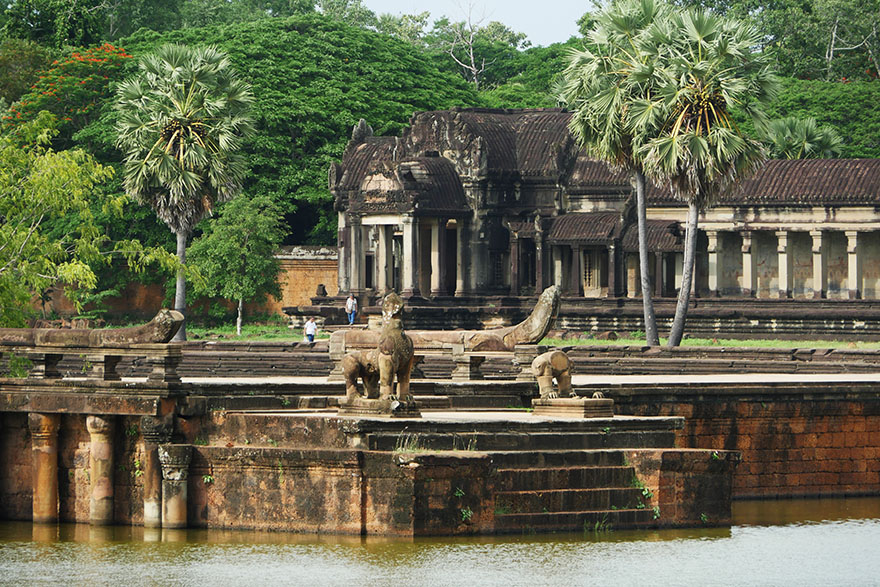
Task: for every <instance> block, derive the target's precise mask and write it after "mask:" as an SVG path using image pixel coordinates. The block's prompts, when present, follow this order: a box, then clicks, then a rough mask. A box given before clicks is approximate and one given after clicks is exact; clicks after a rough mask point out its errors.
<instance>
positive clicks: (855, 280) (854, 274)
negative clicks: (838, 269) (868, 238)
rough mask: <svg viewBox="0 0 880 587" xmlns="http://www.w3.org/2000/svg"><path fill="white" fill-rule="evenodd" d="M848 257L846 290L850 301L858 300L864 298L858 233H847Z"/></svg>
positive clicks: (851, 231) (853, 231)
mask: <svg viewBox="0 0 880 587" xmlns="http://www.w3.org/2000/svg"><path fill="white" fill-rule="evenodd" d="M846 257H847V271H846V288H847V289H848V290H849V299H851V300H857V299H859V298H860V297H862V295H861V294H862V263H861V259H860V258H859V233H858V231H855V230H847V231H846Z"/></svg>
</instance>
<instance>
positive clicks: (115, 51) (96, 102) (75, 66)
mask: <svg viewBox="0 0 880 587" xmlns="http://www.w3.org/2000/svg"><path fill="white" fill-rule="evenodd" d="M129 59H131V55H128V54H127V53H126V52H125V50H124V49H121V48H119V47H114V46H113V45H111V44H109V43H105V44H104V45H100V46H98V47H93V48H90V49H85V50H79V51H73V52H72V53H71V54H70V55H69V56H68V57H66V58H64V59H61V60H58V61H54V62H52V65H51V66H50V67H49V69H47V70H46V71H43V72H42V73H41V74H40V76H39V79H38V80H37V82H36V83H35V84H34V85H33V86H32V87H31V89H30V91H28V92H27V93H25V94H24V95H23V96H22V97H21V99H20V100H19V101H18V102H16V103H14V104H13V105H12V106H11V107H10V109H9V111H8V113H7V115H6V116H5V117H4V118H3V120H2V127H3V129H4V130H13V131H14V128H15V127H18V126H20V125H21V124H22V123H25V122H30V121H32V120H34V119H35V118H36V117H37V114H39V113H40V111H42V110H47V111H49V112H51V113H52V114H54V115H55V116H56V117H57V119H58V131H59V133H58V136H57V137H56V139H55V141H53V143H54V146H55V148H56V149H62V148H69V147H70V146H71V139H72V137H73V135H74V134H76V133H77V132H78V131H80V130H82V129H84V128H85V127H86V126H88V125H89V124H90V123H92V122H94V121H95V120H97V118H98V117H100V115H101V110H102V107H103V106H104V105H105V104H107V103H110V100H109V98H110V97H111V96H112V90H111V88H110V86H111V84H112V83H114V82H116V81H119V80H121V79H122V78H123V77H124V72H125V67H126V64H127V62H128V60H129Z"/></svg>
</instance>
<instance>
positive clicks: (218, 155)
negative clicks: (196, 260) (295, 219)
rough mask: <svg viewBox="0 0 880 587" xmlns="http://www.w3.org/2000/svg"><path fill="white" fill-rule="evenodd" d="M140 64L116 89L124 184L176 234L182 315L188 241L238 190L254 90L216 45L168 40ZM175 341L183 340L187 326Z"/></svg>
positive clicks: (243, 170) (177, 299)
mask: <svg viewBox="0 0 880 587" xmlns="http://www.w3.org/2000/svg"><path fill="white" fill-rule="evenodd" d="M138 69H139V71H138V73H137V74H136V75H134V76H133V77H132V78H130V79H128V80H126V81H124V82H123V83H122V84H120V86H119V88H118V90H117V110H118V112H119V122H118V123H117V127H116V130H117V133H118V141H117V145H118V146H119V147H120V148H121V149H123V150H124V152H125V168H124V173H125V179H124V185H125V190H126V192H127V193H128V194H129V195H130V196H132V197H134V198H135V199H136V200H137V201H139V202H141V203H143V204H148V205H149V206H151V207H152V208H153V210H155V212H156V214H157V215H158V216H159V218H160V219H161V220H162V221H163V222H165V224H167V225H168V227H169V228H170V229H171V231H172V232H173V233H174V234H175V235H176V236H177V257H178V260H179V261H180V267H179V268H178V271H177V290H176V293H175V296H174V309H175V310H178V311H180V312H184V311H185V309H186V278H185V273H184V264H185V262H186V242H187V239H188V238H189V237H190V235H191V234H192V230H193V227H194V226H195V225H196V223H197V222H198V221H199V220H201V219H202V218H204V217H205V215H207V214H210V212H211V209H212V208H213V207H214V206H215V205H216V204H218V203H221V202H225V201H227V200H230V199H232V198H233V197H234V196H235V195H236V194H238V193H239V192H240V191H241V187H242V186H241V184H242V181H243V179H244V177H245V174H246V171H247V166H246V161H245V157H244V155H243V154H242V153H241V145H242V139H243V138H244V137H246V136H248V135H249V134H250V133H251V132H252V128H253V127H252V122H251V119H250V117H249V116H248V111H249V109H250V106H251V103H252V102H253V95H252V94H251V91H250V87H249V86H248V84H247V83H245V82H244V81H242V80H241V79H239V78H238V76H237V74H236V72H235V70H234V69H233V67H232V64H231V63H230V62H229V60H228V59H227V57H226V56H225V55H224V54H223V53H221V52H219V51H217V50H216V49H214V48H213V47H206V48H190V47H186V46H182V45H165V46H163V47H161V48H160V49H158V50H157V51H156V52H155V53H153V54H150V55H147V56H146V57H144V58H143V59H142V60H141V61H140V64H139V68H138ZM175 340H186V331H185V324H184V327H183V328H181V329H180V332H179V333H178V336H177V337H175Z"/></svg>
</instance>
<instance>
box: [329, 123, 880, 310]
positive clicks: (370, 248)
mask: <svg viewBox="0 0 880 587" xmlns="http://www.w3.org/2000/svg"><path fill="white" fill-rule="evenodd" d="M570 117H571V114H570V113H568V112H566V111H565V110H562V109H528V110H490V109H453V110H444V111H436V112H418V113H416V114H414V115H413V117H412V119H411V122H410V125H409V127H407V128H406V129H405V130H404V131H403V133H402V135H401V136H400V137H378V136H373V133H372V129H371V128H370V127H369V126H368V125H367V124H366V123H365V122H364V121H361V123H360V124H359V125H358V126H356V127H355V129H354V132H353V134H352V139H351V141H350V142H349V144H348V146H347V148H346V150H345V153H344V155H343V158H342V162H341V163H340V164H333V165H332V166H331V168H330V190H331V192H332V193H333V195H334V197H335V206H336V210H337V211H338V214H339V240H338V245H339V274H338V279H339V282H338V285H339V291H340V292H341V293H343V292H353V293H355V294H356V295H361V294H364V293H371V292H372V293H376V294H381V293H384V292H387V291H390V290H396V291H399V292H402V293H403V295H404V296H405V297H406V296H422V297H425V298H431V297H433V298H442V297H443V296H451V295H453V294H454V295H457V296H463V295H474V294H477V295H492V294H495V295H498V294H508V295H537V294H538V293H540V292H541V291H543V289H544V288H546V287H547V286H549V285H558V286H560V287H561V288H563V292H564V295H566V296H570V297H586V298H602V297H611V298H616V297H634V296H637V295H639V294H640V291H639V287H640V279H639V276H638V239H637V227H636V221H635V213H634V198H633V197H632V193H633V190H632V188H631V186H630V181H629V178H628V176H626V175H623V174H616V173H613V172H612V171H610V170H609V169H608V167H607V166H605V165H604V164H602V163H600V162H597V161H594V160H592V159H590V158H589V157H588V156H587V155H586V154H585V152H584V151H582V150H580V149H578V147H577V146H576V144H575V141H574V139H573V138H572V137H571V135H570V133H569V131H568V123H569V119H570ZM878 194H880V160H875V159H837V160H817V159H813V160H792V161H788V160H785V161H783V160H772V161H769V162H768V163H767V164H766V165H764V167H763V168H762V169H761V171H759V172H758V174H757V175H756V176H754V177H753V178H752V179H750V180H748V181H746V182H744V184H743V185H742V189H741V190H740V191H738V192H737V193H735V194H732V195H730V196H727V197H725V198H723V199H722V200H721V201H720V202H718V203H717V204H716V205H715V206H714V207H712V208H710V209H708V210H706V211H705V212H704V213H703V214H702V215H701V217H700V233H699V237H698V257H697V265H696V278H695V283H694V289H695V293H696V294H697V295H699V296H704V297H716V296H718V297H740V298H741V297H743V296H746V297H758V298H796V299H814V298H843V299H857V298H867V299H876V298H878V297H880V262H878V261H880V212H878V208H877V207H876V200H877V195H878ZM686 215H687V207H686V205H685V204H684V203H682V202H680V201H677V200H676V199H674V198H673V197H672V196H671V195H670V194H669V193H668V192H667V191H665V190H663V189H659V188H657V187H655V186H650V187H649V190H648V227H647V228H648V247H649V249H650V265H649V266H650V268H651V282H652V283H653V284H654V285H653V287H654V293H655V294H656V295H658V296H660V297H663V296H672V295H674V294H675V290H676V289H677V288H678V287H679V286H680V284H681V265H682V245H683V237H684V220H685V217H686Z"/></svg>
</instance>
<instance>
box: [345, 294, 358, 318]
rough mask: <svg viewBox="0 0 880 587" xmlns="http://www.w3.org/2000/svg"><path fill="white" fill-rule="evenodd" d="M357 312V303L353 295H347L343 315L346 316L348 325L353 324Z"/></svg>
mask: <svg viewBox="0 0 880 587" xmlns="http://www.w3.org/2000/svg"><path fill="white" fill-rule="evenodd" d="M357 311H358V301H357V299H355V297H354V294H348V299H347V300H345V313H346V314H348V324H349V325H351V324H354V317H355V316H356V315H357Z"/></svg>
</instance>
